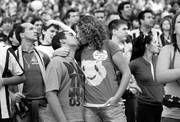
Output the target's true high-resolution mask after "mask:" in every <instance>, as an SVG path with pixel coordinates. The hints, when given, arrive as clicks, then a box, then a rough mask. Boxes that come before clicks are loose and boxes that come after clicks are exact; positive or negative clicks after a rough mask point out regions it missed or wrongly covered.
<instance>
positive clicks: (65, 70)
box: [45, 31, 84, 122]
mask: <svg viewBox="0 0 180 122" xmlns="http://www.w3.org/2000/svg"><path fill="white" fill-rule="evenodd" d="M78 44H79V43H78V41H77V39H76V38H75V37H74V36H73V34H72V33H69V32H66V31H63V32H60V33H57V34H56V35H55V36H54V38H53V40H52V47H53V49H54V50H56V49H58V48H60V47H68V48H69V55H68V56H67V57H60V56H55V57H53V58H52V60H51V62H50V63H49V65H48V67H47V71H46V78H47V81H46V83H45V86H46V96H47V99H48V103H49V105H50V107H51V110H52V113H53V114H54V116H55V118H56V120H57V122H84V120H83V107H82V102H83V98H84V92H83V86H84V75H83V72H82V71H81V69H80V67H79V66H78V64H77V63H76V61H75V59H74V55H75V52H76V49H77V48H78Z"/></svg>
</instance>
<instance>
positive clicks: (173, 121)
mask: <svg viewBox="0 0 180 122" xmlns="http://www.w3.org/2000/svg"><path fill="white" fill-rule="evenodd" d="M161 122H180V120H179V119H173V118H166V117H162V118H161Z"/></svg>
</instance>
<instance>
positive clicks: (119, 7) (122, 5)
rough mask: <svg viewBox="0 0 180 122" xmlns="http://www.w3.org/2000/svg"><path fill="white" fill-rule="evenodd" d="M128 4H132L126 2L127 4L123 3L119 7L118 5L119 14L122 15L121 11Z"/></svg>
mask: <svg viewBox="0 0 180 122" xmlns="http://www.w3.org/2000/svg"><path fill="white" fill-rule="evenodd" d="M127 4H131V3H130V2H129V1H125V2H121V3H120V4H119V5H118V9H117V11H118V13H119V14H121V11H122V10H123V9H124V6H125V5H127Z"/></svg>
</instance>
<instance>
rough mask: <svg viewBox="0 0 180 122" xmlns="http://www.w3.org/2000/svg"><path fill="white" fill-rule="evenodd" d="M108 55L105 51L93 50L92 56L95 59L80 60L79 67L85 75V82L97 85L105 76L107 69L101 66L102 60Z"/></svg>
mask: <svg viewBox="0 0 180 122" xmlns="http://www.w3.org/2000/svg"><path fill="white" fill-rule="evenodd" d="M107 57H108V54H107V51H106V50H103V51H101V52H100V51H97V50H96V51H94V53H93V58H94V59H95V60H82V62H81V67H82V70H83V72H84V74H85V76H86V79H87V84H88V85H90V86H98V85H100V84H101V82H102V81H103V80H104V78H105V77H106V74H107V71H106V68H105V67H104V66H103V64H102V63H103V61H104V60H106V59H107Z"/></svg>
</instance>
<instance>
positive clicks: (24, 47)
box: [21, 40, 34, 52]
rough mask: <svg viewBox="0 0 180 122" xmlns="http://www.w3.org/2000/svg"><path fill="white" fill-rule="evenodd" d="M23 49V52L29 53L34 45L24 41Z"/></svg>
mask: <svg viewBox="0 0 180 122" xmlns="http://www.w3.org/2000/svg"><path fill="white" fill-rule="evenodd" d="M21 47H22V50H25V51H28V52H29V51H31V50H33V48H34V45H33V43H32V42H30V41H23V40H22V43H21Z"/></svg>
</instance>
